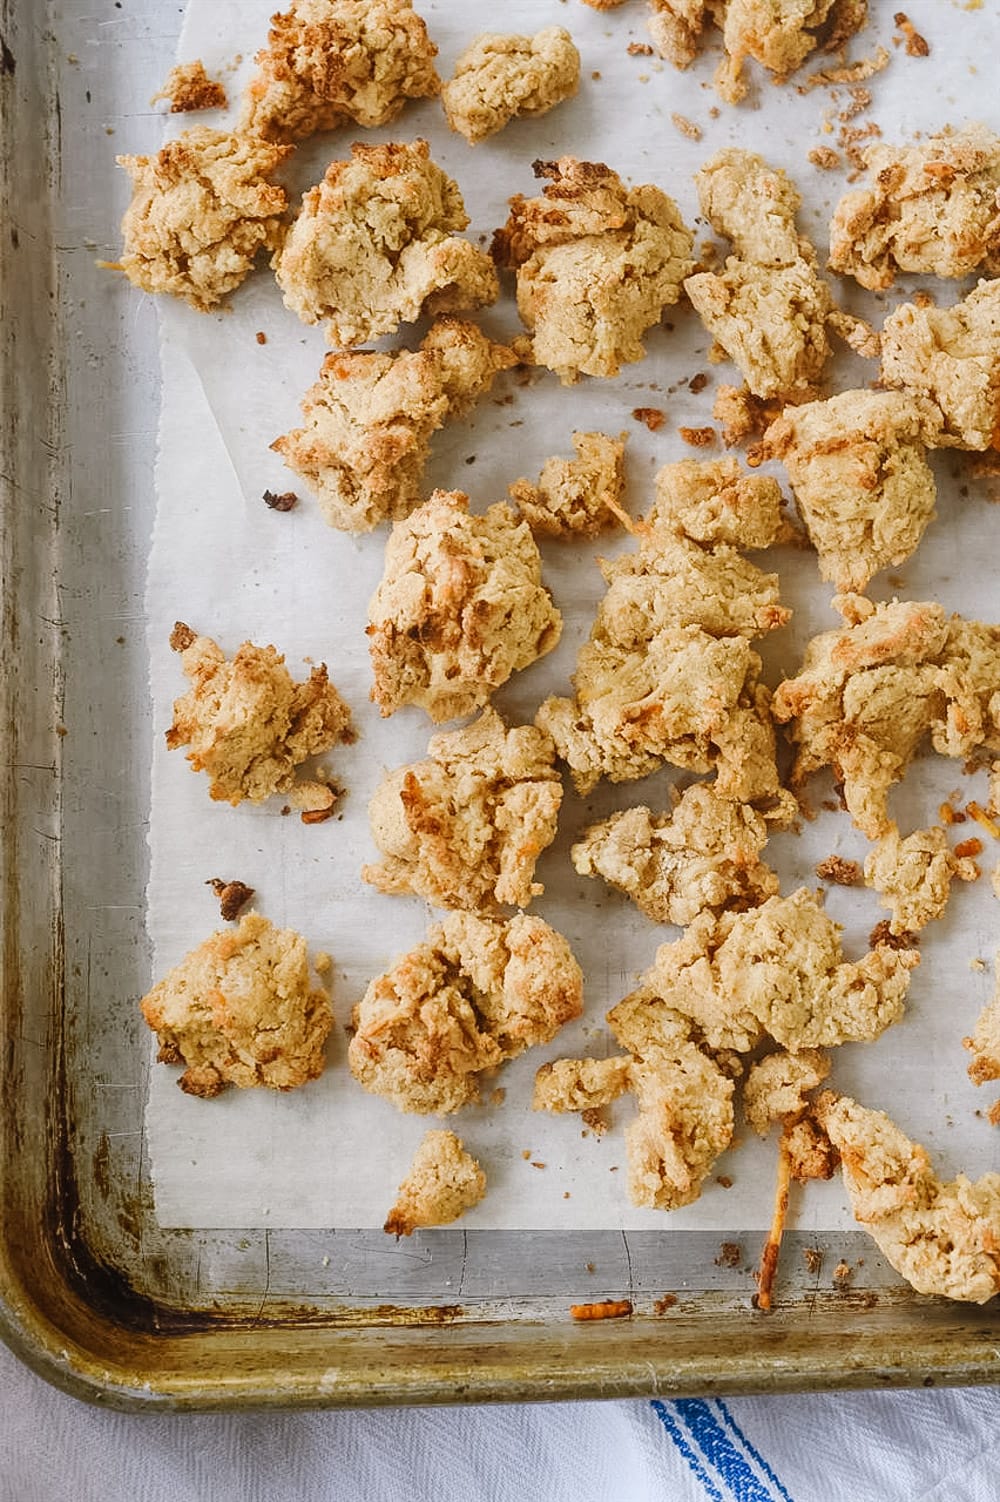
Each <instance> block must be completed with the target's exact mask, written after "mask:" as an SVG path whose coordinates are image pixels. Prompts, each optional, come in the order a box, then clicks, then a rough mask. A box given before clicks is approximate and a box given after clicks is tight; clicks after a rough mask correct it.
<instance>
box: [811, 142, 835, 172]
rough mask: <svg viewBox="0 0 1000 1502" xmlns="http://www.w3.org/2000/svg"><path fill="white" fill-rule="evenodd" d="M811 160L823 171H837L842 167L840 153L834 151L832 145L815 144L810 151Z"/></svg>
mask: <svg viewBox="0 0 1000 1502" xmlns="http://www.w3.org/2000/svg"><path fill="white" fill-rule="evenodd" d="M808 157H809V160H810V161H811V162H812V164H813V166H814V167H819V169H820V171H821V172H837V171H839V169H840V166H841V161H840V153H839V151H834V149H833V147H832V146H814V147H813V149H812V150H811V151H810V152H808Z"/></svg>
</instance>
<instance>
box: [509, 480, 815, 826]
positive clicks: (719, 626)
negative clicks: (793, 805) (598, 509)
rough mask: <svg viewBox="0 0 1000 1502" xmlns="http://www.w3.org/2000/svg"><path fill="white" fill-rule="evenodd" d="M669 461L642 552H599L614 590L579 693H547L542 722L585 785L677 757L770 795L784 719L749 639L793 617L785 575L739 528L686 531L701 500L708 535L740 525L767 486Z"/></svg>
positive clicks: (578, 679) (584, 664) (584, 651)
mask: <svg viewBox="0 0 1000 1502" xmlns="http://www.w3.org/2000/svg"><path fill="white" fill-rule="evenodd" d="M733 462H734V461H725V463H727V464H732V463H733ZM667 468H668V471H669V472H670V473H669V474H668V473H667V471H665V472H664V473H663V475H661V477H660V479H659V480H658V486H657V504H656V511H655V513H654V518H655V524H654V525H647V526H644V527H643V529H642V531H641V533H640V536H639V543H638V548H637V550H636V551H635V552H632V553H625V554H622V555H621V556H620V557H618V558H617V559H615V560H614V561H612V562H605V563H603V564H602V565H601V567H602V572H603V574H604V577H605V579H606V580H607V583H608V591H607V594H606V595H605V597H604V599H603V600H602V602H601V604H600V606H599V608H598V612H597V618H596V620H595V622H594V626H593V629H592V631H591V637H590V641H589V642H588V643H586V644H585V645H584V646H583V647H582V648H581V650H580V653H579V655H578V658H577V667H576V672H575V674H574V677H573V683H574V687H575V691H576V697H575V699H560V698H552V699H547V700H546V701H545V703H544V704H543V705H542V706H541V708H540V710H539V712H538V715H537V716H536V723H537V724H539V725H541V727H542V728H543V729H544V730H547V731H548V732H549V734H550V735H551V736H552V738H553V740H554V741H555V743H556V747H557V749H558V752H559V755H560V756H561V757H562V758H563V759H564V760H565V761H566V762H567V763H568V764H569V767H570V771H571V773H572V776H573V781H574V783H575V784H576V787H577V788H578V790H579V791H580V792H581V793H586V792H588V791H589V790H590V789H591V788H592V787H593V786H594V784H595V783H596V782H597V781H598V779H599V778H601V777H609V778H610V779H611V780H612V781H613V782H629V781H632V780H633V779H635V778H638V777H645V776H646V774H647V773H649V772H652V771H655V770H656V768H657V767H659V766H661V765H662V764H663V763H664V762H670V763H672V764H673V765H675V766H679V767H684V768H687V769H689V770H691V771H695V772H708V771H711V770H713V769H717V771H718V777H719V792H720V793H721V794H722V795H723V796H724V797H731V798H739V799H742V800H744V801H754V800H755V799H758V798H766V797H770V796H773V795H775V794H777V793H778V789H779V786H780V784H779V781H778V775H777V770H776V767H775V762H774V732H773V726H772V724H771V719H770V714H769V712H768V703H769V693H768V690H767V689H766V688H765V687H764V686H763V685H762V684H761V683H760V682H759V672H760V658H759V657H758V656H757V654H756V653H755V652H754V651H752V650H751V647H750V641H751V639H752V638H753V637H755V636H761V635H765V634H766V633H767V632H769V631H772V630H775V629H776V628H777V627H779V626H781V625H783V624H784V623H785V621H786V620H787V619H788V612H787V611H786V610H785V609H784V608H783V607H782V606H781V605H780V604H779V603H778V581H777V576H776V575H774V574H764V573H762V572H761V570H760V569H758V568H756V567H755V566H754V565H753V564H751V563H749V562H748V561H747V560H746V559H745V558H743V557H742V556H741V555H740V553H739V552H738V551H737V550H736V548H735V547H733V546H731V545H730V543H729V542H728V541H720V542H719V543H718V545H717V546H707V547H702V546H701V545H700V544H699V542H698V541H696V540H692V539H691V538H690V537H688V536H687V535H685V533H684V526H685V519H684V513H685V509H690V510H691V511H692V513H693V515H694V517H695V519H694V520H691V521H690V522H689V525H691V526H692V529H693V530H694V531H695V532H696V533H697V532H698V530H699V528H700V527H701V526H702V525H704V528H705V534H704V535H706V536H707V537H708V538H709V539H711V538H713V537H719V538H720V539H721V538H724V537H726V536H735V535H738V534H739V532H740V529H741V528H742V526H743V525H744V518H743V517H742V514H741V512H740V509H739V508H740V505H741V499H742V498H745V497H746V496H748V495H749V496H753V495H754V494H760V493H761V492H754V491H753V490H752V489H747V488H746V487H743V486H739V485H736V486H735V487H734V486H733V485H730V484H729V483H728V480H727V479H726V476H728V475H730V474H731V473H732V471H730V470H728V469H726V470H723V469H719V468H716V466H714V465H713V466H710V467H709V468H708V470H707V471H706V472H704V473H703V474H701V473H699V471H698V469H697V467H696V468H695V470H694V471H692V470H691V469H687V468H680V469H679V468H678V467H675V466H668V467H667ZM737 473H738V471H737ZM692 474H694V475H696V476H697V479H696V480H695V482H694V484H693V485H691V484H690V482H691V477H692ZM678 475H679V476H681V477H682V478H681V479H678ZM703 479H704V481H705V484H704V486H703V485H702V480H703ZM720 481H721V483H719V482H720ZM772 483H773V482H772ZM677 486H680V487H681V490H680V494H679V495H678V493H677V490H676V488H675V487H677ZM716 486H717V489H716V493H715V494H714V495H712V494H710V493H708V492H711V490H712V489H713V487H716ZM776 489H777V488H776V487H775V491H776ZM672 490H673V493H674V494H675V495H677V496H678V498H677V499H676V501H675V500H672V499H670V496H671V492H672ZM778 494H779V495H780V492H778ZM675 505H676V508H677V509H676V512H674V511H673V510H672V508H673V507H674V506H675ZM699 514H700V515H701V517H702V521H699V520H698V519H697V517H698V516H699ZM713 517H714V520H713ZM750 525H752V526H753V527H754V528H757V527H758V522H757V521H753V522H752V523H750ZM706 685H710V686H711V687H710V691H708V692H706Z"/></svg>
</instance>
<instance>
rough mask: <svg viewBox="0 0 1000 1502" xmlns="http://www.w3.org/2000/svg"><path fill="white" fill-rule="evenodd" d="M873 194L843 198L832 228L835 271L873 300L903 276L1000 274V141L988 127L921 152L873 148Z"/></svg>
mask: <svg viewBox="0 0 1000 1502" xmlns="http://www.w3.org/2000/svg"><path fill="white" fill-rule="evenodd" d="M863 157H864V162H865V166H866V168H867V169H868V172H869V175H870V179H871V186H870V187H866V188H858V189H855V190H854V191H853V192H850V193H847V194H845V196H844V197H843V198H842V199H841V200H840V203H839V204H838V205H837V208H836V210H835V211H834V215H833V219H832V221H831V224H830V268H831V270H833V271H840V272H847V273H848V274H849V275H851V276H853V277H854V278H855V280H856V281H858V282H860V284H861V286H862V287H868V288H869V289H870V290H872V291H875V292H881V291H885V290H886V288H888V287H891V286H892V284H893V282H894V281H895V279H896V277H897V275H898V274H899V273H900V272H917V273H919V274H923V275H926V276H942V277H964V276H969V275H970V274H971V273H972V272H974V271H985V272H987V273H988V274H989V275H991V276H994V275H996V274H997V273H998V272H1000V212H998V207H997V193H998V190H1000V137H998V136H996V135H995V134H994V133H993V132H992V131H990V130H987V128H986V127H985V126H984V125H968V126H965V127H964V128H963V129H962V130H957V131H952V130H943V131H941V132H940V133H939V134H938V135H935V136H931V137H930V139H929V140H927V141H923V142H921V144H920V145H919V146H882V145H876V146H870V147H869V148H868V149H867V151H865V152H864V153H863Z"/></svg>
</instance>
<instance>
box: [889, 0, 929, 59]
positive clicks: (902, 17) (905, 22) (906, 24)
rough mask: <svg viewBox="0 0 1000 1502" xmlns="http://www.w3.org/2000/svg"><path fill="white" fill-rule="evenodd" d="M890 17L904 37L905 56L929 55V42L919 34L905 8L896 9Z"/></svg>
mask: <svg viewBox="0 0 1000 1502" xmlns="http://www.w3.org/2000/svg"><path fill="white" fill-rule="evenodd" d="M892 19H893V21H894V23H895V25H896V26H898V28H899V30H900V31H901V32H902V33H903V36H904V37H905V39H906V55H907V57H929V56H930V51H931V49H930V43H929V42H928V41H927V39H926V37H922V36H921V35H920V32H919V31H918V30H917V29H916V27H915V26H914V24H913V22H912V21H911V20H910V18H909V16H908V15H907V14H906V12H905V10H897V12H896V14H895V15H894V16H893V18H892Z"/></svg>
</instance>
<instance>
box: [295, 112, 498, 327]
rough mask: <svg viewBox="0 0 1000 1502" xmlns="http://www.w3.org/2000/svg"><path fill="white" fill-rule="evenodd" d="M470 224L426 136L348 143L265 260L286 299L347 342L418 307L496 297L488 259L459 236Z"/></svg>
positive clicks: (451, 307)
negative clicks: (408, 140) (347, 152)
mask: <svg viewBox="0 0 1000 1502" xmlns="http://www.w3.org/2000/svg"><path fill="white" fill-rule="evenodd" d="M468 222H469V216H468V214H467V213H466V212H465V205H464V204H463V202H462V195H461V193H460V192H459V189H458V184H457V183H455V182H454V181H453V180H452V179H451V178H450V177H449V176H448V175H447V173H446V172H443V171H442V169H441V168H440V167H438V166H437V164H436V163H434V162H432V161H431V159H430V151H429V148H428V145H427V142H426V141H422V140H417V141H413V142H411V143H410V144H405V143H399V142H396V143H389V144H387V145H382V146H366V145H361V144H359V143H358V142H355V144H354V145H353V146H352V147H351V156H350V158H349V159H348V160H344V161H335V162H331V163H330V165H329V167H327V169H326V173H325V175H324V177H323V179H322V181H321V182H319V183H317V184H316V186H315V187H313V188H310V189H309V191H308V192H307V193H306V194H305V195H304V196H303V199H302V207H301V209H300V211H299V214H298V217H297V218H296V220H295V222H294V224H293V225H292V227H291V229H290V230H289V231H288V234H287V236H286V237H285V240H284V243H283V245H282V247H281V249H280V250H279V251H278V253H277V254H276V255H275V256H274V258H273V260H272V263H271V264H272V265H273V267H274V272H275V276H276V277H277V279H278V285H279V287H280V288H281V291H282V293H283V295H284V300H285V306H286V307H287V308H290V309H291V310H292V312H293V313H297V314H298V316H299V317H300V318H301V319H302V321H303V323H325V324H326V332H327V337H328V339H329V342H330V343H331V344H334V345H336V346H337V347H338V348H341V349H350V348H352V347H353V346H354V345H357V344H366V343H368V341H370V340H372V339H377V338H378V337H379V335H381V334H392V333H395V331H396V329H398V327H399V325H400V324H401V323H414V322H415V321H416V320H417V319H418V318H421V317H423V316H424V315H425V314H426V315H430V316H433V315H434V314H436V313H462V312H467V311H469V310H470V309H473V308H481V307H483V306H484V305H485V304H486V303H491V302H495V300H496V298H497V294H498V292H499V284H498V282H497V276H496V271H495V270H494V267H493V263H492V261H491V260H490V258H489V256H488V255H487V254H486V252H485V251H484V250H480V249H479V247H478V246H476V245H473V244H472V242H471V241H470V240H466V239H463V238H462V236H461V234H460V231H461V230H463V229H465V227H466V226H467V224H468Z"/></svg>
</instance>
